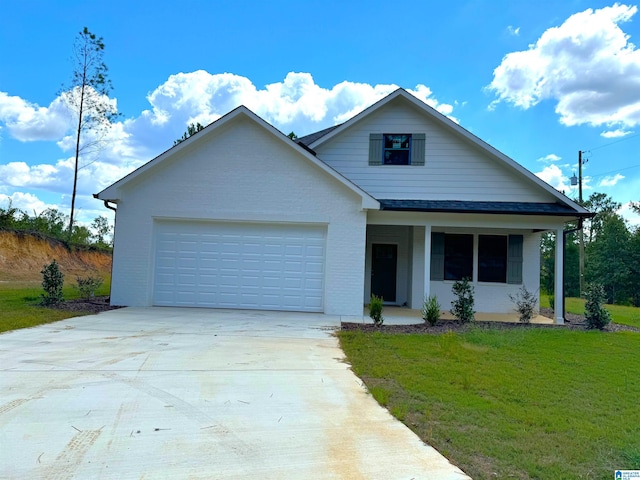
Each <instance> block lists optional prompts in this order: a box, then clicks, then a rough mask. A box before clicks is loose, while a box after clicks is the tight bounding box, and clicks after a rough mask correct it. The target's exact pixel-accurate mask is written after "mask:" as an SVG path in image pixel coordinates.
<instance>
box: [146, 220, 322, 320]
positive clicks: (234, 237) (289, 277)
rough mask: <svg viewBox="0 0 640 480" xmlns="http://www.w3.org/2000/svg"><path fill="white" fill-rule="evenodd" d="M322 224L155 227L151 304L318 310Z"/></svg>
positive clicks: (175, 224)
mask: <svg viewBox="0 0 640 480" xmlns="http://www.w3.org/2000/svg"><path fill="white" fill-rule="evenodd" d="M325 232H326V228H325V227H316V226H312V227H309V226H301V225H274V224H241V223H235V224H234V223H224V224H218V223H216V224H212V223H186V222H158V223H157V224H156V241H155V271H154V295H153V303H154V305H162V306H194V307H218V308H250V309H264V310H293V311H307V312H321V311H323V296H324V252H325Z"/></svg>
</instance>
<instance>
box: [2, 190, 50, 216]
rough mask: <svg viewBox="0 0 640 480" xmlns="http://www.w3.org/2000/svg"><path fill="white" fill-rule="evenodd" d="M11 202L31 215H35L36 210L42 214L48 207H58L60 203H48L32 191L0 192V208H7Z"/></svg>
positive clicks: (13, 205)
mask: <svg viewBox="0 0 640 480" xmlns="http://www.w3.org/2000/svg"><path fill="white" fill-rule="evenodd" d="M9 204H11V206H12V207H14V208H17V209H18V210H22V211H23V212H26V213H27V214H28V215H30V216H33V215H34V212H35V213H37V214H40V213H42V212H43V211H45V210H46V209H48V208H53V209H58V205H54V204H47V203H45V202H43V201H42V200H40V199H39V198H38V197H37V196H35V195H34V194H32V193H25V192H14V193H12V194H11V195H4V194H2V193H0V208H7V207H8V206H9Z"/></svg>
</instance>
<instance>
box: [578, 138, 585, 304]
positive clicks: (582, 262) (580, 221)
mask: <svg viewBox="0 0 640 480" xmlns="http://www.w3.org/2000/svg"><path fill="white" fill-rule="evenodd" d="M578 203H580V206H582V150H579V151H578ZM578 228H579V230H578V238H579V239H580V298H582V297H583V294H584V230H583V229H582V217H580V219H579V220H578Z"/></svg>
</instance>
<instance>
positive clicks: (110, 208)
mask: <svg viewBox="0 0 640 480" xmlns="http://www.w3.org/2000/svg"><path fill="white" fill-rule="evenodd" d="M93 198H95V199H96V200H100V198H98V194H97V193H94V194H93ZM102 201H103V203H104V206H105V207H106V208H108V209H109V210H113V211H114V212H116V211H118V210H117V208H116V207H114V206H111V205H109V200H102ZM112 203H113V202H112Z"/></svg>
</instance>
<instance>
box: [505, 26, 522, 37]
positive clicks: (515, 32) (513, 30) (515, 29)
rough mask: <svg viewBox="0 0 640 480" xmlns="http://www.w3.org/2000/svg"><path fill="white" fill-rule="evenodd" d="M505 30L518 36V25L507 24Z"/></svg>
mask: <svg viewBox="0 0 640 480" xmlns="http://www.w3.org/2000/svg"><path fill="white" fill-rule="evenodd" d="M507 32H509V35H513V36H514V37H519V36H520V27H514V26H513V25H509V26H508V27H507Z"/></svg>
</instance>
